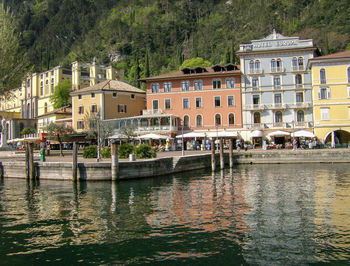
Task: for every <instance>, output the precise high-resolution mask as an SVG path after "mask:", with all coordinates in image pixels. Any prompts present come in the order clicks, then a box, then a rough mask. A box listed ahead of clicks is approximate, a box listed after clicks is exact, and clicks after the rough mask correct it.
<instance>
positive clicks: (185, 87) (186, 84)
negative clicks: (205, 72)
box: [181, 80, 190, 91]
mask: <svg viewBox="0 0 350 266" xmlns="http://www.w3.org/2000/svg"><path fill="white" fill-rule="evenodd" d="M181 90H182V91H189V90H190V81H189V80H183V81H181Z"/></svg>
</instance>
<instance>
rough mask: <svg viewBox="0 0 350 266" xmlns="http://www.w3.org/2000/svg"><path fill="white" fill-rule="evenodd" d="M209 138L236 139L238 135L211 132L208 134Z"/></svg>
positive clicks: (235, 133) (234, 132)
mask: <svg viewBox="0 0 350 266" xmlns="http://www.w3.org/2000/svg"><path fill="white" fill-rule="evenodd" d="M208 137H211V138H215V137H219V138H225V137H227V138H230V137H231V138H235V137H238V134H237V132H236V131H225V130H223V131H218V132H215V131H212V132H209V133H208Z"/></svg>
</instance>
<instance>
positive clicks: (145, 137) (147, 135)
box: [137, 133, 168, 140]
mask: <svg viewBox="0 0 350 266" xmlns="http://www.w3.org/2000/svg"><path fill="white" fill-rule="evenodd" d="M137 138H138V139H145V140H147V139H167V138H168V136H164V135H158V134H153V133H150V134H146V135H142V136H138V137H137Z"/></svg>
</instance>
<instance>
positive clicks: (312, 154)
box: [0, 150, 350, 181]
mask: <svg viewBox="0 0 350 266" xmlns="http://www.w3.org/2000/svg"><path fill="white" fill-rule="evenodd" d="M210 156H211V155H210V154H201V155H190V156H185V157H168V158H159V159H151V160H143V161H134V162H119V178H120V179H132V178H144V177H152V176H160V175H168V174H172V173H179V172H184V171H191V170H197V169H204V168H210V167H211V157H210ZM233 157H234V163H235V164H266V163H297V164H300V163H349V162H350V150H320V151H315V150H312V151H298V152H293V151H285V150H283V151H274V152H266V153H265V152H249V151H248V152H240V153H234V156H233ZM228 160H229V159H228V154H227V153H226V154H225V163H226V164H228ZM216 163H217V165H219V154H216ZM35 168H36V175H37V177H38V178H39V179H57V180H71V179H72V163H70V162H36V163H35ZM0 169H1V172H0V173H1V174H2V176H3V177H5V178H25V163H24V162H23V161H22V162H18V161H17V162H16V161H15V162H3V163H0ZM111 176H112V175H111V164H110V163H79V164H78V178H79V180H95V181H98V180H111Z"/></svg>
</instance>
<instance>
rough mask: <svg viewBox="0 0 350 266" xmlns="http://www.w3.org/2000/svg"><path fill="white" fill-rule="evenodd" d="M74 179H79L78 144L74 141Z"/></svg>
mask: <svg viewBox="0 0 350 266" xmlns="http://www.w3.org/2000/svg"><path fill="white" fill-rule="evenodd" d="M72 179H73V181H74V182H76V181H77V179H78V144H77V143H76V142H73V165H72Z"/></svg>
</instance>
